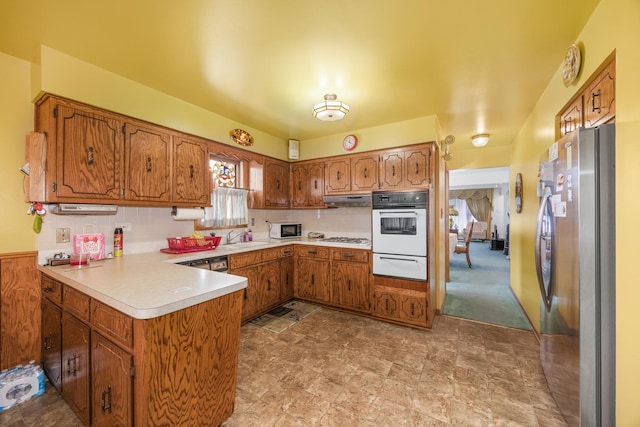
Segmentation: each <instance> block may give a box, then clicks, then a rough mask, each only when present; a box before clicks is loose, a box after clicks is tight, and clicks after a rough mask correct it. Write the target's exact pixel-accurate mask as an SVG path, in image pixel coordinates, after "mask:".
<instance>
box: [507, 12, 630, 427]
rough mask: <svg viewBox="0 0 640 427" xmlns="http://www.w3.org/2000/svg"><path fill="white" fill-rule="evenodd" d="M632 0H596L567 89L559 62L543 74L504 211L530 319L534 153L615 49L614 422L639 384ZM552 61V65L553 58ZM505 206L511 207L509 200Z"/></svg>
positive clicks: (516, 278) (622, 421) (517, 283)
mask: <svg viewBox="0 0 640 427" xmlns="http://www.w3.org/2000/svg"><path fill="white" fill-rule="evenodd" d="M639 22H640V2H638V1H637V0H602V1H601V2H600V4H599V5H598V7H597V8H596V10H595V12H594V14H593V15H592V17H591V18H590V20H589V22H588V23H587V25H586V26H585V28H584V29H583V31H582V33H581V34H580V36H579V38H578V40H577V42H578V43H579V44H581V46H582V49H583V52H584V54H583V59H584V65H583V71H582V72H581V75H580V78H579V81H578V82H577V83H576V84H575V85H574V86H571V87H569V88H565V87H564V85H563V84H562V78H561V74H560V71H561V70H560V67H559V68H558V71H557V72H556V74H555V76H554V77H553V79H552V80H551V81H550V83H549V85H548V87H547V89H546V91H545V93H544V94H543V96H542V97H541V98H540V100H539V102H538V104H537V105H536V107H535V109H534V111H533V113H532V114H531V116H530V117H529V119H528V120H527V123H526V124H525V125H524V126H523V128H522V129H521V130H520V132H519V134H518V136H517V138H516V140H515V142H514V151H513V161H512V163H511V175H512V176H511V180H512V182H513V181H514V179H515V174H516V173H518V172H520V173H522V175H523V178H524V203H523V210H522V213H521V214H512V215H511V231H512V235H511V236H510V248H511V251H510V252H511V285H512V287H513V289H514V291H515V293H516V294H517V296H518V298H519V299H520V301H521V303H522V304H523V305H524V307H525V309H526V311H527V313H528V314H529V316H530V317H531V318H532V320H533V321H534V324H535V325H537V322H538V319H539V301H540V296H539V293H538V285H537V282H536V274H535V270H534V257H533V240H534V237H533V236H534V232H535V216H536V213H537V212H536V211H537V207H538V199H537V197H536V191H535V183H536V181H537V172H538V164H537V162H538V160H539V159H541V157H542V155H543V154H544V153H545V150H546V149H547V147H548V146H549V145H551V144H552V143H553V139H554V135H553V126H554V122H553V120H554V116H555V114H556V113H557V112H558V111H560V109H561V108H562V107H563V105H564V104H565V103H566V102H567V101H568V100H569V99H570V98H571V97H572V96H573V95H574V94H575V93H576V91H577V89H578V88H579V87H580V86H581V85H582V84H583V83H584V82H585V81H586V80H588V78H589V76H590V75H591V74H592V73H593V72H594V71H595V69H596V68H597V67H598V66H599V65H600V64H601V63H602V61H604V59H605V58H606V57H607V56H608V55H609V54H610V53H611V52H612V51H613V50H614V49H615V50H616V57H617V63H616V66H617V78H616V132H617V135H616V198H617V200H616V228H617V230H616V316H617V317H616V322H617V325H616V328H617V331H616V340H617V343H616V359H617V360H616V369H617V375H616V382H617V383H616V424H617V425H619V426H637V425H640V406H639V405H638V404H637V390H638V383H640V364H639V363H638V360H640V340H638V330H637V324H638V317H637V311H638V310H637V302H638V301H640V286H638V278H637V271H636V269H635V268H634V266H635V263H637V259H636V254H637V244H636V240H637V236H638V232H637V231H636V230H635V228H634V224H635V223H636V222H637V219H636V217H637V212H638V210H639V209H640V200H639V199H638V198H637V196H636V195H637V194H638V191H637V185H638V182H640V167H638V159H640V144H639V143H638V140H639V135H640V102H639V101H638V100H640V49H638V46H637V41H638V40H640V25H638V23H639ZM558 62H559V65H560V61H558ZM511 212H515V207H514V205H513V200H512V201H511Z"/></svg>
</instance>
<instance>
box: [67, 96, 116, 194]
mask: <svg viewBox="0 0 640 427" xmlns="http://www.w3.org/2000/svg"><path fill="white" fill-rule="evenodd" d="M56 111H57V118H56V127H57V129H56V138H57V148H56V154H57V165H56V166H57V175H56V183H55V188H56V190H55V191H56V194H57V198H62V199H65V198H68V199H73V198H82V199H100V200H105V201H106V200H118V199H119V198H120V193H121V189H122V183H121V176H122V171H121V169H122V167H121V162H122V160H121V159H122V157H121V156H122V151H123V150H122V147H123V143H122V141H123V138H122V122H121V121H119V120H116V119H115V118H111V117H107V116H105V115H102V114H99V113H97V112H91V110H88V109H87V110H80V109H77V108H72V107H70V106H66V105H62V104H60V105H58V106H57V108H56Z"/></svg>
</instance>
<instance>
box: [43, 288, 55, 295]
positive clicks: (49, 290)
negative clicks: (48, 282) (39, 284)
mask: <svg viewBox="0 0 640 427" xmlns="http://www.w3.org/2000/svg"><path fill="white" fill-rule="evenodd" d="M43 291H44V292H46V293H48V294H50V293H52V292H53V288H52V287H51V286H47V287H46V288H44V289H43Z"/></svg>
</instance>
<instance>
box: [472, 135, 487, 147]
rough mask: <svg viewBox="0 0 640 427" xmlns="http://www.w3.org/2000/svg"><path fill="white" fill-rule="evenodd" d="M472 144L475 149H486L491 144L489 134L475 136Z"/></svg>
mask: <svg viewBox="0 0 640 427" xmlns="http://www.w3.org/2000/svg"><path fill="white" fill-rule="evenodd" d="M471 143H472V144H473V146H474V147H484V146H485V145H487V144H488V143H489V134H487V133H481V134H479V135H473V136H472V137H471Z"/></svg>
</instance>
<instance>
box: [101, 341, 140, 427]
mask: <svg viewBox="0 0 640 427" xmlns="http://www.w3.org/2000/svg"><path fill="white" fill-rule="evenodd" d="M132 366H133V356H132V355H130V354H129V353H127V352H125V351H123V350H122V349H120V348H119V347H118V346H116V345H115V344H113V343H112V342H111V341H109V340H108V339H106V338H104V337H103V336H102V335H100V334H98V333H96V332H92V334H91V375H92V397H91V408H92V414H93V415H92V423H91V425H92V426H105V427H108V426H130V425H132V424H133V411H132V407H133V400H132V399H133V394H132V377H131V368H132Z"/></svg>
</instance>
